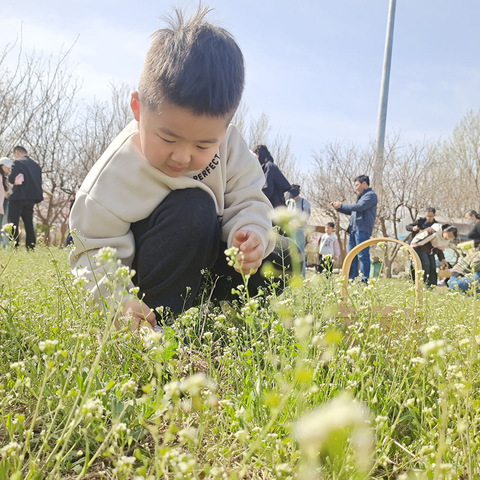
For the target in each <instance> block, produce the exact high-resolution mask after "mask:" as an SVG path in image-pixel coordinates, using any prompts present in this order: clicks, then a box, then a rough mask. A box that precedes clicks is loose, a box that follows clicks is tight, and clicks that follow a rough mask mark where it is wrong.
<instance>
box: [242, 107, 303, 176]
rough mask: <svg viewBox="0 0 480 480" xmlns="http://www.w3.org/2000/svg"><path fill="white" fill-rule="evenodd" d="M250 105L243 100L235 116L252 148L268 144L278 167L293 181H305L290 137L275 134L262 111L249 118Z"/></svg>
mask: <svg viewBox="0 0 480 480" xmlns="http://www.w3.org/2000/svg"><path fill="white" fill-rule="evenodd" d="M247 114H248V107H247V106H246V105H245V104H244V103H243V102H242V103H241V104H240V107H239V108H238V110H237V112H236V113H235V116H234V118H233V123H234V124H235V125H236V127H237V128H238V129H239V131H240V133H241V134H242V136H243V138H244V139H245V141H246V142H247V144H248V145H249V146H250V148H251V149H253V148H255V146H256V145H266V146H267V148H268V150H269V151H270V153H271V154H272V157H273V159H274V161H275V163H276V164H277V166H278V168H279V169H280V170H281V171H282V173H283V174H284V175H285V177H286V178H287V179H288V180H289V181H290V182H291V183H299V184H301V183H303V181H304V174H302V172H301V171H300V170H299V169H298V167H297V159H296V157H295V154H294V153H293V152H292V150H291V146H290V138H285V137H284V136H283V135H281V134H277V135H275V136H273V134H272V126H271V125H270V119H269V117H268V115H266V114H265V113H262V114H261V115H260V116H259V117H258V118H256V119H255V118H251V119H250V120H249V121H248V120H247Z"/></svg>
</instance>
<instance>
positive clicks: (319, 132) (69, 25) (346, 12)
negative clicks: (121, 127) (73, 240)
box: [0, 0, 480, 172]
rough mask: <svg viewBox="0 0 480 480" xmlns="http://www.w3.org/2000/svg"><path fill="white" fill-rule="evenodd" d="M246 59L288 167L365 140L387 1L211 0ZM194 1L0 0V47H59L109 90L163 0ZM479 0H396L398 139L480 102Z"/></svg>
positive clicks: (429, 132) (253, 102)
mask: <svg viewBox="0 0 480 480" xmlns="http://www.w3.org/2000/svg"><path fill="white" fill-rule="evenodd" d="M203 3H204V4H205V5H209V6H211V7H212V8H213V9H214V10H213V11H212V12H211V13H210V14H209V17H208V18H209V20H211V21H214V22H216V23H219V24H220V25H221V26H223V27H225V28H227V29H228V30H229V31H230V32H231V33H232V34H233V35H234V37H235V39H236V40H237V42H238V44H239V45H240V48H241V49H242V51H243V54H244V57H245V62H246V72H247V75H246V88H245V93H244V97H243V100H244V103H245V105H246V106H247V108H248V112H247V119H250V118H251V119H256V118H258V117H259V116H260V115H261V114H262V113H265V114H266V115H267V116H268V117H269V123H270V126H271V133H272V135H273V136H275V135H277V134H279V135H281V136H283V137H284V138H285V139H289V140H290V146H291V149H292V151H293V153H294V154H295V157H296V163H297V165H298V166H299V168H300V169H301V170H302V171H304V172H307V171H308V170H309V169H310V167H311V166H312V154H313V152H321V151H322V149H323V148H324V146H325V145H327V144H330V143H338V142H340V143H345V144H356V145H361V146H364V145H367V144H368V143H369V142H370V141H375V138H376V135H377V125H378V110H379V101H380V87H381V78H382V68H383V62H384V53H385V38H386V29H387V20H388V10H389V0H298V1H285V0H210V1H206V0H204V2H203ZM197 4H198V2H197V1H191V0H179V1H170V0H168V1H166V0H157V1H151V0H137V1H135V2H132V1H128V2H127V1H124V0H116V1H114V0H95V1H92V0H82V1H76V0H68V1H65V0H42V1H39V2H33V1H26V0H15V1H11V0H2V1H1V3H0V18H2V33H1V40H0V47H1V48H0V49H1V50H3V48H4V47H5V46H6V45H7V43H13V42H15V41H16V40H18V39H20V38H21V41H22V44H23V49H24V50H25V51H32V50H35V52H38V53H43V54H45V55H50V54H53V55H54V56H55V55H58V53H59V52H60V51H61V50H64V51H65V50H67V49H69V48H72V50H71V53H70V57H69V58H70V65H71V66H72V70H73V73H74V75H76V76H77V77H78V78H79V79H81V81H82V83H83V86H82V91H81V95H82V97H84V98H87V99H89V98H93V97H95V98H97V99H99V100H108V99H109V98H110V91H111V90H110V88H111V87H110V85H111V84H112V83H115V84H118V83H125V84H127V85H129V86H131V87H132V89H134V88H135V87H136V86H137V82H138V78H139V75H140V71H141V69H142V65H143V60H144V57H145V54H146V51H147V49H148V47H149V43H150V34H151V33H152V32H153V31H155V30H156V29H158V28H161V27H162V25H164V23H163V20H162V19H163V18H164V17H165V16H166V15H169V14H170V13H171V12H172V7H173V6H174V5H176V6H179V7H183V8H186V9H187V11H191V10H192V9H193V8H195V6H196V5H197ZM479 18H480V2H479V1H478V0H397V2H396V11H395V27H394V36H393V52H392V65H391V73H390V86H389V102H388V111H387V126H386V130H387V136H388V135H393V134H395V135H400V138H401V143H403V144H409V143H416V142H422V141H424V140H427V141H434V142H436V141H439V140H442V139H446V138H448V136H449V135H451V134H452V132H453V129H454V128H455V126H456V125H458V123H459V122H460V121H461V120H462V118H463V117H464V115H465V114H466V113H467V112H468V111H469V110H473V111H478V109H479V108H480V52H479V50H478V45H480V28H479V27H478V19H479Z"/></svg>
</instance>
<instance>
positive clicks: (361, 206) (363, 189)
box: [330, 175, 378, 282]
mask: <svg viewBox="0 0 480 480" xmlns="http://www.w3.org/2000/svg"><path fill="white" fill-rule="evenodd" d="M354 185H355V190H356V191H357V193H358V197H357V201H356V202H355V203H354V204H348V203H342V202H330V205H331V206H332V207H333V208H334V209H335V210H337V211H339V212H340V213H344V214H346V215H350V225H349V226H348V229H347V233H349V234H350V237H349V240H348V250H349V251H350V250H353V248H355V247H356V246H357V245H360V244H361V243H362V242H364V241H365V240H368V239H369V238H370V237H371V236H372V232H373V227H374V225H375V218H376V216H377V203H378V198H377V194H376V193H375V192H374V191H373V190H372V189H371V188H370V178H369V177H368V176H367V175H359V176H358V177H357V178H355V180H354ZM357 257H358V260H357ZM359 263H360V274H361V276H362V282H368V277H369V276H370V247H368V248H364V249H363V250H362V251H361V252H360V253H359V254H358V255H357V256H356V257H355V258H354V259H353V261H352V264H351V267H350V273H349V278H350V279H354V278H356V277H357V276H358V274H359V271H358V264H359Z"/></svg>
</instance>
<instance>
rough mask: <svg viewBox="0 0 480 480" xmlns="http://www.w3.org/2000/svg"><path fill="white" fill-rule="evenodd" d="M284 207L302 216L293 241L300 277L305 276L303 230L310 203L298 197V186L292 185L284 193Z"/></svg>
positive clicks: (308, 216) (309, 211) (308, 214)
mask: <svg viewBox="0 0 480 480" xmlns="http://www.w3.org/2000/svg"><path fill="white" fill-rule="evenodd" d="M285 199H286V205H287V208H288V209H289V210H292V211H296V212H299V213H301V214H302V217H303V220H304V224H303V227H302V228H298V229H296V230H295V232H293V241H294V242H295V243H296V244H297V246H298V248H299V250H300V255H301V258H302V261H303V263H302V275H303V276H305V274H306V261H305V243H306V240H305V228H306V226H307V222H308V219H309V218H310V214H311V207H310V202H309V201H308V200H307V199H306V198H304V197H301V196H300V185H292V188H290V190H288V191H287V192H285Z"/></svg>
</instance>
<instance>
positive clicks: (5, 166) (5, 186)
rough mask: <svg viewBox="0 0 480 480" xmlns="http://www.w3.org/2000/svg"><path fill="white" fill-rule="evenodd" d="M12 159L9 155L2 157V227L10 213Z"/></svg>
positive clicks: (0, 225)
mask: <svg viewBox="0 0 480 480" xmlns="http://www.w3.org/2000/svg"><path fill="white" fill-rule="evenodd" d="M12 163H13V162H12V160H11V159H10V158H8V157H2V158H0V180H1V185H0V229H1V227H3V225H5V224H6V223H7V222H6V219H7V213H8V195H9V193H10V190H11V188H12V186H11V185H10V183H9V181H8V175H9V174H10V171H11V169H12Z"/></svg>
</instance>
